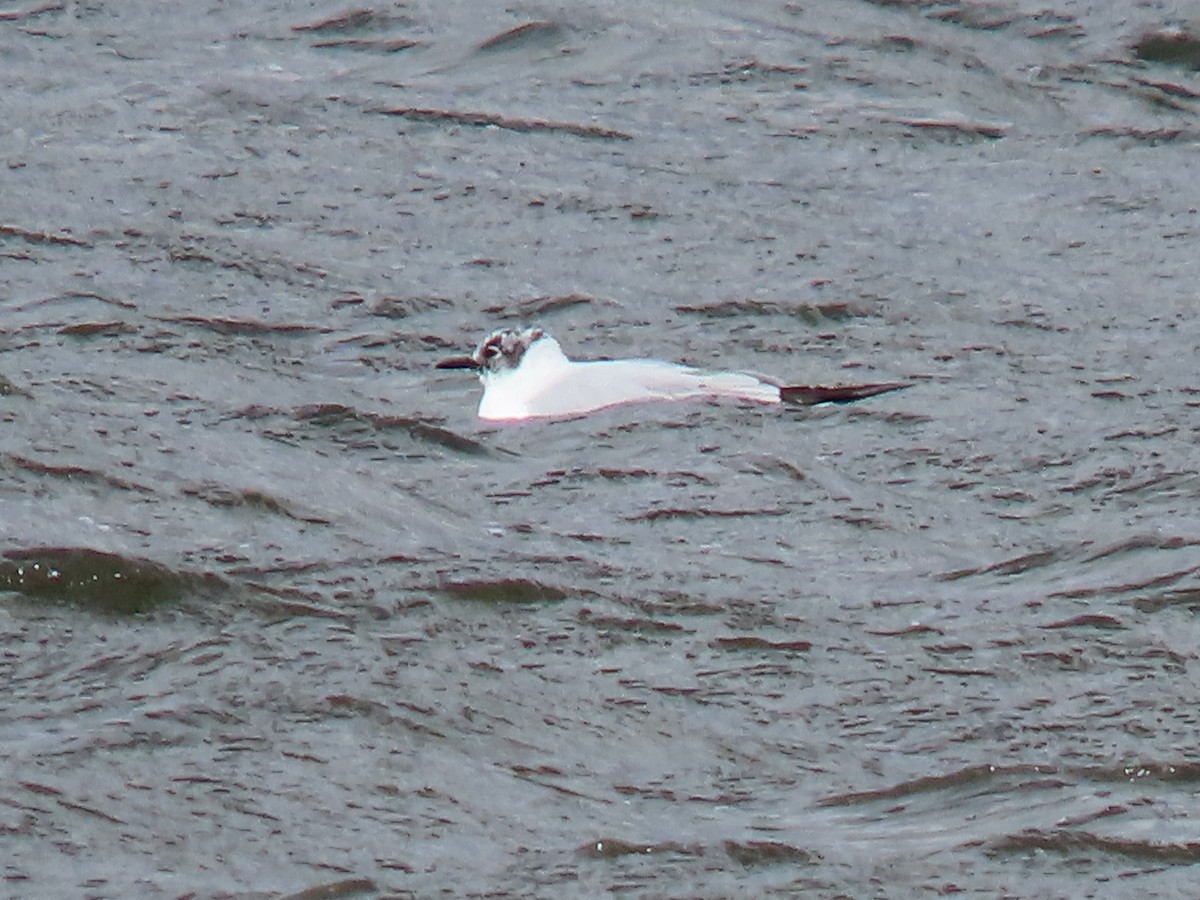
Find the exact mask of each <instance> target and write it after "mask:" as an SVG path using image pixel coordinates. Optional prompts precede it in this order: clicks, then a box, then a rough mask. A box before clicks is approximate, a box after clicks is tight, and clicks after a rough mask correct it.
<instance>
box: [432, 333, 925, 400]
mask: <svg viewBox="0 0 1200 900" xmlns="http://www.w3.org/2000/svg"><path fill="white" fill-rule="evenodd" d="M437 368H439V369H472V370H474V371H476V372H478V373H479V380H480V381H482V382H483V398H482V399H481V400H480V401H479V418H481V419H484V420H486V421H489V422H523V421H527V420H530V419H562V418H573V417H577V416H583V415H587V414H588V413H593V412H596V411H597V410H601V409H605V408H607V407H610V406H618V405H620V404H625V403H645V402H649V401H654V400H695V399H712V398H720V397H723V398H728V399H733V400H745V401H749V402H752V403H764V404H778V403H798V404H803V405H812V404H816V403H849V402H851V401H853V400H862V399H863V398H864V397H874V396H875V395H876V394H885V393H887V392H888V391H898V390H900V389H901V388H906V387H909V386H910V385H908V384H904V383H900V382H885V383H878V384H854V385H841V386H835V387H825V386H818V385H790V386H789V385H782V384H779V383H777V382H775V381H772V380H770V379H767V378H761V377H759V376H757V375H750V374H747V373H744V372H705V371H703V370H701V369H694V368H692V367H691V366H683V365H678V364H676V363H672V362H665V361H663V360H658V359H603V360H595V361H590V362H579V361H576V360H571V359H568V358H567V355H566V354H565V353H563V351H562V347H560V346H559V343H558V341H556V340H555V339H554V338H552V337H551V336H550V335H549V334H547V333H546V332H545V331H543V330H542V329H541V328H526V329H522V330H518V329H511V328H502V329H500V330H498V331H493V332H492V333H491V334H489V335H488V336H487V337H486V338H484V339H483V341H481V342H480V344H479V346H478V347H477V348H476V349H475V352H474V354H472V355H471V356H454V357H451V358H450V359H443V360H442V361H441V362H439V363H438V364H437Z"/></svg>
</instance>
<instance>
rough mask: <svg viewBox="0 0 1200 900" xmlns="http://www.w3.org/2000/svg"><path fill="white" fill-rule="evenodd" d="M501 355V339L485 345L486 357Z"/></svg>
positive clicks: (484, 354)
mask: <svg viewBox="0 0 1200 900" xmlns="http://www.w3.org/2000/svg"><path fill="white" fill-rule="evenodd" d="M499 355H500V342H499V341H488V342H487V343H486V344H484V345H483V356H484V359H495V358H496V357H497V356H499Z"/></svg>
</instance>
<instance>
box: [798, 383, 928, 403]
mask: <svg viewBox="0 0 1200 900" xmlns="http://www.w3.org/2000/svg"><path fill="white" fill-rule="evenodd" d="M910 387H912V385H911V384H909V383H908V382H903V381H888V382H882V383H878V384H845V385H835V386H825V385H805V384H798V385H794V386H792V387H781V388H780V389H779V397H780V399H781V400H783V402H784V403H799V404H801V405H803V406H816V405H817V404H818V403H853V402H854V401H855V400H865V399H866V398H867V397H877V396H878V395H880V394H887V393H890V392H892V391H902V390H904V389H905V388H910Z"/></svg>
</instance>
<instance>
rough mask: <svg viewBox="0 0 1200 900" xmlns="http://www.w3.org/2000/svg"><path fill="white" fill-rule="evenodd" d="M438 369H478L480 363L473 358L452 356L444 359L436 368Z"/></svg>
mask: <svg viewBox="0 0 1200 900" xmlns="http://www.w3.org/2000/svg"><path fill="white" fill-rule="evenodd" d="M434 368H437V369H478V368H479V363H477V362H475V357H473V356H451V357H450V358H449V359H443V360H441V361H440V362H438V364H437V365H436V366H435V367H434Z"/></svg>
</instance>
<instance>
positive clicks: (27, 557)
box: [0, 547, 224, 615]
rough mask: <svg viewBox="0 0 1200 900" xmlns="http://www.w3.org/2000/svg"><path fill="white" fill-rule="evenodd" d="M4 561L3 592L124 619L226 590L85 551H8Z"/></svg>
mask: <svg viewBox="0 0 1200 900" xmlns="http://www.w3.org/2000/svg"><path fill="white" fill-rule="evenodd" d="M4 560H5V561H4V562H0V590H3V591H13V592H15V593H18V594H21V595H23V596H25V597H27V598H28V599H30V600H48V601H52V602H55V603H69V604H73V605H77V606H82V607H87V608H90V609H94V610H98V611H101V612H108V613H114V614H121V615H131V614H134V613H141V612H146V611H148V610H150V609H153V608H154V607H156V606H160V605H162V604H164V603H168V602H171V601H175V600H180V599H182V598H183V597H185V596H187V595H188V594H192V593H195V592H197V591H200V590H205V591H208V590H211V589H213V588H216V587H223V586H224V583H223V582H222V581H221V579H219V578H217V577H216V576H215V575H193V574H189V573H182V572H174V571H172V570H170V569H168V568H167V567H166V566H163V565H160V564H158V563H155V562H151V561H149V560H145V559H136V558H132V557H125V556H119V555H117V554H115V553H105V552H102V551H100V550H91V549H88V548H80V547H36V548H29V549H24V550H9V551H7V552H6V553H5V554H4Z"/></svg>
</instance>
